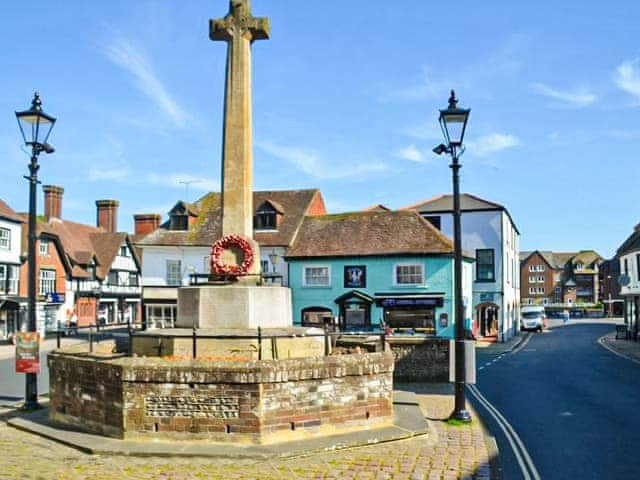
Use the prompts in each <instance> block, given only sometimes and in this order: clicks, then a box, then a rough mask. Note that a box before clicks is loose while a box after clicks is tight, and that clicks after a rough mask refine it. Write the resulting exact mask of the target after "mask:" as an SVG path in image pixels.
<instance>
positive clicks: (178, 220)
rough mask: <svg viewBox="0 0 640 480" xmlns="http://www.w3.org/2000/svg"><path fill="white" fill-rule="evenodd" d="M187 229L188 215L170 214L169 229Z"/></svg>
mask: <svg viewBox="0 0 640 480" xmlns="http://www.w3.org/2000/svg"><path fill="white" fill-rule="evenodd" d="M188 229H189V216H188V215H178V214H174V215H171V230H188Z"/></svg>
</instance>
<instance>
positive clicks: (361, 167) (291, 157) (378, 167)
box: [256, 142, 387, 180]
mask: <svg viewBox="0 0 640 480" xmlns="http://www.w3.org/2000/svg"><path fill="white" fill-rule="evenodd" d="M256 147H258V148H260V149H261V150H263V151H265V152H267V153H268V154H270V155H273V156H274V157H276V158H279V159H281V160H285V161H286V162H289V163H290V164H292V165H293V166H294V167H295V168H297V169H298V170H300V171H302V172H304V173H306V174H307V175H309V176H311V177H314V178H318V179H321V180H330V179H337V178H348V177H358V176H362V175H367V174H370V173H375V172H380V171H383V170H386V169H387V166H386V165H385V164H384V163H383V162H381V161H379V160H371V161H369V162H366V163H364V162H359V163H357V162H351V161H347V160H345V159H342V161H339V162H328V161H326V160H324V159H323V158H321V157H320V155H319V154H318V153H316V152H313V151H311V150H303V149H300V148H296V147H289V146H285V145H276V144H273V143H268V142H256Z"/></svg>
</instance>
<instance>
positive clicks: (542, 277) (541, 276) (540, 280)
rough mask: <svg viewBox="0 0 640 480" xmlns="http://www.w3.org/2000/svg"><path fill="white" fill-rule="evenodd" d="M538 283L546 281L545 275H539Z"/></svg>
mask: <svg viewBox="0 0 640 480" xmlns="http://www.w3.org/2000/svg"><path fill="white" fill-rule="evenodd" d="M538 283H544V275H538Z"/></svg>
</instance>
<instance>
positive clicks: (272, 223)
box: [253, 202, 278, 230]
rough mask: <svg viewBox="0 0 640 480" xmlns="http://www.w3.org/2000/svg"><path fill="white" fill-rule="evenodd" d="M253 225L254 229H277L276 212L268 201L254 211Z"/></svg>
mask: <svg viewBox="0 0 640 480" xmlns="http://www.w3.org/2000/svg"><path fill="white" fill-rule="evenodd" d="M253 227H254V228H255V229H256V230H277V228H278V212H277V211H276V209H275V208H274V207H273V205H271V204H270V203H269V202H264V203H263V204H262V205H260V207H258V210H257V211H256V216H255V217H254V222H253Z"/></svg>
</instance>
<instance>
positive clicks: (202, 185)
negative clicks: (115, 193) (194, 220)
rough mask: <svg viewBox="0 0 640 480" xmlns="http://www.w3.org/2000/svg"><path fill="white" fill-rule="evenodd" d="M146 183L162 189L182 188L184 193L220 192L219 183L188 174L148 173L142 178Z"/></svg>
mask: <svg viewBox="0 0 640 480" xmlns="http://www.w3.org/2000/svg"><path fill="white" fill-rule="evenodd" d="M143 180H144V181H145V182H146V183H149V184H151V185H159V186H163V187H172V188H184V189H185V190H186V191H189V190H197V191H201V192H212V191H218V190H220V183H219V182H217V181H215V180H213V179H210V178H205V177H200V176H196V175H191V174H189V173H166V174H162V175H160V174H157V173H150V174H148V175H146V176H145V177H143Z"/></svg>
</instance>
